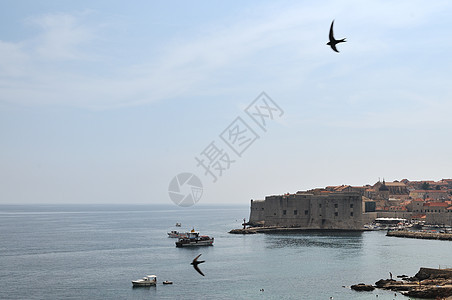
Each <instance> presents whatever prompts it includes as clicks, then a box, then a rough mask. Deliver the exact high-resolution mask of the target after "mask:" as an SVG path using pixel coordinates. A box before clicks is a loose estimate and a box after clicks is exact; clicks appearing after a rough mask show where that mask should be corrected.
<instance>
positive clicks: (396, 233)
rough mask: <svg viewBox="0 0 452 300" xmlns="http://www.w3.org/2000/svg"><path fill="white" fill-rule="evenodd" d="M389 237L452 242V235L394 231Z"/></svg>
mask: <svg viewBox="0 0 452 300" xmlns="http://www.w3.org/2000/svg"><path fill="white" fill-rule="evenodd" d="M386 235H387V236H395V237H405V238H413V239H429V240H446V241H452V233H440V232H425V231H408V230H394V231H388V233H387V234H386Z"/></svg>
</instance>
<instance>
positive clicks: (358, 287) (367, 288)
mask: <svg viewBox="0 0 452 300" xmlns="http://www.w3.org/2000/svg"><path fill="white" fill-rule="evenodd" d="M350 288H351V289H352V290H355V291H359V292H361V291H366V292H370V291H373V290H375V288H374V287H373V286H371V285H370V284H364V283H359V284H355V285H352V286H351V287H350Z"/></svg>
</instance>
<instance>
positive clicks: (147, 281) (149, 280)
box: [132, 275, 157, 287]
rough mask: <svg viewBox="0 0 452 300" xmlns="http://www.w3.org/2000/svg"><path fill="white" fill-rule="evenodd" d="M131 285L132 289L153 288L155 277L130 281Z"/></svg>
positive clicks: (155, 283)
mask: <svg viewBox="0 0 452 300" xmlns="http://www.w3.org/2000/svg"><path fill="white" fill-rule="evenodd" d="M132 284H133V286H134V287H136V286H155V285H157V276H155V275H147V276H145V277H143V278H142V279H138V280H132Z"/></svg>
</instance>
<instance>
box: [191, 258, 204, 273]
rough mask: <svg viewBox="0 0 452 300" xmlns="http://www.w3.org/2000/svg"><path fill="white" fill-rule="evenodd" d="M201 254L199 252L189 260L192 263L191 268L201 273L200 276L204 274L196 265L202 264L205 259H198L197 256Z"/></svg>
mask: <svg viewBox="0 0 452 300" xmlns="http://www.w3.org/2000/svg"><path fill="white" fill-rule="evenodd" d="M200 256H201V254H199V255H198V256H196V257H195V259H194V260H193V261H192V262H191V265H193V268H195V270H196V271H198V273H199V274H201V275H202V276H204V274H203V273H202V272H201V270H200V269H199V267H198V265H199V264H202V263H203V262H205V260H200V261H198V258H199V257H200Z"/></svg>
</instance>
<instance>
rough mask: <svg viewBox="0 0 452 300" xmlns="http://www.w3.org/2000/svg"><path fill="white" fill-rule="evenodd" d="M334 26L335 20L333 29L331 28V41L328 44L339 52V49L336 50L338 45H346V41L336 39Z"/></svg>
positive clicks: (332, 23)
mask: <svg viewBox="0 0 452 300" xmlns="http://www.w3.org/2000/svg"><path fill="white" fill-rule="evenodd" d="M333 25H334V20H333V22H331V27H330V36H329V37H330V41H329V42H328V43H326V44H327V45H329V46H330V47H331V49H333V50H334V51H336V52H339V51H338V50H337V48H336V45H337V44H339V43H345V42H346V40H345V38H343V39H340V40H336V39H335V38H334V33H333Z"/></svg>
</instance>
